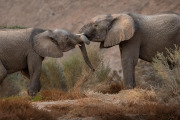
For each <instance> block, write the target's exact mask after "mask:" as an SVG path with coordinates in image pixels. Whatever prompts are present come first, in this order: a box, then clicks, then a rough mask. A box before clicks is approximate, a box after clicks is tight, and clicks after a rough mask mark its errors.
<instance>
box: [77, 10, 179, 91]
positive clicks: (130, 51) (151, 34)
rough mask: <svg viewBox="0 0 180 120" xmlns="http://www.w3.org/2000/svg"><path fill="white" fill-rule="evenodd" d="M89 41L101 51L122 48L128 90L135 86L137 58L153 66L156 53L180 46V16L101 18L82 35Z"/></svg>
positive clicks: (164, 14)
mask: <svg viewBox="0 0 180 120" xmlns="http://www.w3.org/2000/svg"><path fill="white" fill-rule="evenodd" d="M79 32H80V33H82V34H84V35H85V36H86V37H87V38H88V39H89V40H90V41H93V42H100V47H101V48H108V47H112V46H115V45H119V49H120V52H121V61H122V68H123V75H124V81H125V82H124V83H125V88H126V89H132V88H134V87H135V86H136V83H135V66H136V64H137V62H138V58H140V59H142V60H145V61H148V62H152V58H153V57H154V56H155V55H156V54H157V52H164V53H165V51H166V50H165V48H172V47H173V46H174V44H177V45H179V46H180V15H178V14H176V13H161V14H155V15H141V14H134V13H122V14H109V15H100V16H97V17H95V18H93V19H92V20H91V21H90V22H89V23H87V24H85V25H84V26H83V27H82V28H81V29H80V31H79Z"/></svg>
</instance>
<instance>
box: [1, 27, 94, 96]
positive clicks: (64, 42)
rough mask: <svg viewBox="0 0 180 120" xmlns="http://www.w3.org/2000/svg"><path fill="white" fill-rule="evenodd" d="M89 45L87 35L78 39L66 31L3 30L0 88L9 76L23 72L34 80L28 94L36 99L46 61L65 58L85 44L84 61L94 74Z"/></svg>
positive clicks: (77, 36)
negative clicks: (86, 45) (67, 52)
mask: <svg viewBox="0 0 180 120" xmlns="http://www.w3.org/2000/svg"><path fill="white" fill-rule="evenodd" d="M89 42H90V41H89V40H88V39H87V38H86V37H85V36H84V35H75V34H72V33H70V32H67V31H65V30H62V29H56V30H44V29H38V28H28V29H23V30H1V31H0V84H1V83H2V82H3V80H4V78H5V77H6V76H7V74H10V73H13V72H17V71H22V73H23V74H24V75H26V76H27V77H29V78H30V89H29V91H28V93H29V94H30V95H31V96H35V95H36V93H37V92H38V91H39V90H40V88H41V83H40V74H41V65H42V61H43V59H44V57H54V58H58V57H62V56H63V52H66V51H69V50H71V49H73V48H75V45H77V44H81V46H80V48H81V51H82V54H83V57H84V59H85V61H86V63H87V64H88V65H89V67H90V68H91V69H92V70H93V67H92V65H91V63H90V61H89V59H88V57H87V53H86V48H85V44H84V43H86V44H89Z"/></svg>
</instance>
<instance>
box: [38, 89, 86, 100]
mask: <svg viewBox="0 0 180 120" xmlns="http://www.w3.org/2000/svg"><path fill="white" fill-rule="evenodd" d="M41 95H42V97H43V98H44V100H53V101H56V100H73V99H79V98H84V97H86V95H85V94H84V93H82V92H81V91H73V90H70V91H68V92H64V91H60V90H44V91H42V93H41Z"/></svg>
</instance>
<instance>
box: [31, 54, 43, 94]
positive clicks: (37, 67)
mask: <svg viewBox="0 0 180 120" xmlns="http://www.w3.org/2000/svg"><path fill="white" fill-rule="evenodd" d="M42 60H43V59H42V57H40V56H39V55H38V54H36V53H30V54H29V55H28V70H29V75H30V89H29V90H28V94H29V95H31V96H35V95H36V94H37V93H38V92H39V91H40V89H41V82H40V75H41V66H42Z"/></svg>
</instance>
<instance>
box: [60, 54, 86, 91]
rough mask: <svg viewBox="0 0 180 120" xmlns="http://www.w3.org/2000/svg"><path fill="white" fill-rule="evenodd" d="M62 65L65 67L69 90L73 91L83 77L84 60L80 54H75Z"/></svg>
mask: <svg viewBox="0 0 180 120" xmlns="http://www.w3.org/2000/svg"><path fill="white" fill-rule="evenodd" d="M62 64H63V67H64V72H65V75H66V80H67V85H68V88H69V89H71V88H72V87H73V86H74V85H75V83H76V81H77V80H78V79H80V76H81V75H82V65H83V64H82V59H81V57H80V56H79V54H74V55H72V56H71V57H68V58H66V59H65V60H63V61H62Z"/></svg>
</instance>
